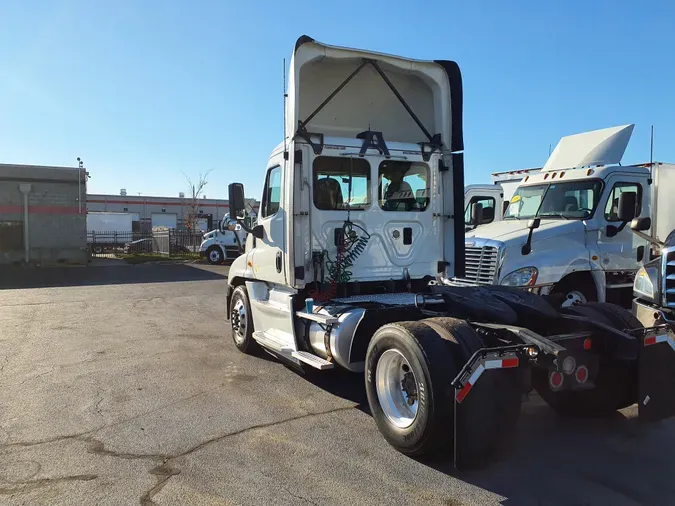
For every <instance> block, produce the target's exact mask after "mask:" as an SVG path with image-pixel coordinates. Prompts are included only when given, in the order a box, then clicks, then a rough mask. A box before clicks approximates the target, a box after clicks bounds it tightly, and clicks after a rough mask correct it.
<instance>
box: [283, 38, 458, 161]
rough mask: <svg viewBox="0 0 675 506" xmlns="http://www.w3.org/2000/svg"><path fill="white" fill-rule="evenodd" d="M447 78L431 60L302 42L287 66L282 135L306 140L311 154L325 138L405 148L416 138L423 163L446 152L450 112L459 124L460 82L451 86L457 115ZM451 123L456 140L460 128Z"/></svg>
mask: <svg viewBox="0 0 675 506" xmlns="http://www.w3.org/2000/svg"><path fill="white" fill-rule="evenodd" d="M452 77H454V76H452ZM451 80H453V79H451V76H449V74H448V71H447V69H445V67H444V66H443V65H442V64H441V63H438V62H428V61H419V60H411V59H406V58H401V57H398V56H390V55H384V54H380V53H374V52H370V51H364V50H358V49H348V48H341V47H335V46H327V45H325V44H321V43H319V42H316V41H315V40H314V39H312V38H310V37H301V38H300V39H299V40H298V43H297V44H296V48H295V52H294V54H293V59H292V60H291V69H290V76H289V87H288V102H287V114H286V117H287V123H286V131H287V132H288V133H289V134H290V135H298V136H300V137H302V138H304V139H305V140H307V141H308V142H309V143H310V144H311V145H312V147H313V149H314V151H315V153H317V154H318V153H320V152H321V150H322V148H323V137H324V136H328V137H358V135H359V134H361V133H362V132H364V131H374V132H382V133H383V135H384V137H386V139H387V141H393V142H408V143H412V142H418V141H419V140H420V137H422V139H423V142H418V144H420V145H421V147H422V151H423V153H424V156H425V158H426V157H428V156H430V155H431V153H432V152H434V151H437V150H448V149H450V148H451V147H450V146H449V144H450V143H451V141H454V138H453V137H452V134H453V133H454V132H453V127H454V124H453V118H452V115H451V112H455V115H456V116H457V118H458V119H461V108H460V106H461V83H458V84H457V85H456V87H457V92H456V93H457V94H458V99H459V100H458V101H457V102H458V104H459V105H458V107H457V109H458V110H457V111H451V96H450V91H451V90H450V84H451ZM458 80H459V79H458V78H457V79H454V80H453V82H454V81H458ZM401 106H402V107H401ZM310 122H311V125H310ZM456 123H458V128H457V130H458V132H457V134H459V136H456V137H457V138H458V139H460V140H461V122H460V121H456ZM309 130H312V131H311V132H310V131H309ZM431 132H434V133H433V134H432V133H431ZM456 144H458V145H459V144H461V143H460V142H456ZM425 148H427V149H425ZM460 149H463V147H462V148H460Z"/></svg>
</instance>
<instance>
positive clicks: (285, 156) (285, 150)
mask: <svg viewBox="0 0 675 506" xmlns="http://www.w3.org/2000/svg"><path fill="white" fill-rule="evenodd" d="M286 98H288V93H286V58H284V160H288V151H287V149H286Z"/></svg>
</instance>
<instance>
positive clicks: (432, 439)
mask: <svg viewBox="0 0 675 506" xmlns="http://www.w3.org/2000/svg"><path fill="white" fill-rule="evenodd" d="M482 346H483V343H482V340H481V339H480V338H479V337H478V335H477V334H476V333H475V331H474V330H473V329H472V328H471V327H470V326H469V325H467V324H466V323H465V322H463V321H461V320H456V319H453V318H431V319H428V320H421V321H419V322H399V323H395V324H388V325H385V326H383V327H381V328H380V329H379V330H378V331H377V332H376V333H375V335H374V336H373V339H372V340H371V342H370V345H369V347H368V352H367V354H366V394H367V397H368V402H369V405H370V409H371V412H372V414H373V418H374V419H375V422H376V423H377V426H378V428H379V430H380V432H381V433H382V434H383V436H384V437H385V439H386V440H387V441H388V442H389V444H391V445H392V446H393V447H394V448H396V449H397V450H398V451H400V452H402V453H404V454H406V455H411V456H435V455H439V454H446V455H448V454H449V453H450V452H451V451H452V443H453V441H454V432H455V431H454V428H455V416H454V406H455V400H454V397H455V389H454V388H453V387H452V386H451V385H450V382H451V381H452V380H453V379H454V378H455V376H457V374H458V373H459V371H460V369H461V367H463V366H464V364H465V363H466V361H467V360H468V358H469V357H470V356H471V355H473V353H475V352H476V351H477V350H478V349H480V348H481V347H482ZM392 348H393V349H396V350H398V351H399V352H400V353H402V354H403V355H404V356H405V358H406V360H407V361H408V363H409V364H410V367H411V369H412V371H413V373H414V374H415V378H416V380H417V384H418V391H423V392H425V393H426V395H425V396H424V397H423V400H424V402H422V398H420V400H419V404H418V408H417V416H416V417H415V419H414V421H413V423H412V424H411V425H410V426H409V427H406V428H405V429H400V428H398V427H397V426H396V425H394V424H393V423H392V422H391V421H390V420H389V418H388V417H387V415H386V414H385V413H384V410H383V409H382V407H381V404H380V399H379V396H378V393H377V386H376V381H377V379H376V372H377V366H378V361H379V359H380V357H382V355H383V354H384V352H386V351H388V350H390V349H392ZM497 378H498V377H497V376H493V375H491V374H485V375H484V376H481V378H480V380H479V381H478V383H476V385H475V386H474V387H473V389H472V390H471V394H469V395H468V396H467V397H466V398H465V399H464V401H463V402H462V404H461V406H460V407H459V409H458V412H457V424H458V425H457V435H458V441H457V455H458V462H459V464H460V465H461V466H462V467H464V468H466V467H474V466H479V465H482V464H483V463H484V462H485V461H486V458H487V457H489V456H490V455H492V453H493V452H494V450H495V448H496V447H497V445H498V443H499V442H500V441H501V440H502V437H501V436H502V435H503V434H504V432H505V431H506V430H511V429H512V425H514V424H515V421H516V420H517V418H518V416H517V414H519V413H520V402H521V397H520V396H521V391H520V390H519V389H518V388H515V389H514V390H511V389H508V388H507V391H510V392H513V391H515V396H513V395H512V396H510V397H509V395H508V394H507V395H506V396H505V397H500V393H504V390H503V389H500V388H499V386H500V384H498V382H497ZM500 383H501V382H500ZM514 401H515V402H514ZM507 404H509V406H508V409H506V408H507ZM514 405H515V410H517V414H516V416H515V418H514V416H513V412H514V407H513V406H514Z"/></svg>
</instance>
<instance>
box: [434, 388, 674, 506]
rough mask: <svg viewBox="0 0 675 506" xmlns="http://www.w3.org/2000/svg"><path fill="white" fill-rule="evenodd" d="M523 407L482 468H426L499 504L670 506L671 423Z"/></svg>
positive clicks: (445, 464) (540, 405) (447, 463)
mask: <svg viewBox="0 0 675 506" xmlns="http://www.w3.org/2000/svg"><path fill="white" fill-rule="evenodd" d="M531 404H532V402H530V403H528V404H526V405H524V406H523V408H524V409H523V413H522V415H521V418H520V422H519V425H518V428H517V431H516V433H515V434H512V435H507V436H506V438H507V439H506V441H504V443H505V444H504V447H503V449H502V451H501V453H500V454H499V455H497V456H496V457H495V459H494V461H492V462H491V463H489V464H488V465H486V466H485V467H483V468H481V469H475V470H469V471H463V472H462V471H458V470H456V469H455V468H454V467H453V464H452V460H451V459H450V458H449V459H447V461H444V462H427V463H426V464H427V465H429V466H430V467H432V468H434V469H436V470H438V471H440V472H443V473H445V474H448V475H450V476H453V477H455V478H457V479H461V480H463V481H465V482H467V483H471V484H472V485H475V486H477V487H480V488H482V489H485V490H489V491H491V492H493V493H496V494H498V495H500V496H503V497H504V498H505V499H504V500H502V501H501V502H500V504H519V505H520V504H532V505H540V504H545V505H572V504H574V505H577V504H578V505H591V504H612V505H614V504H673V495H674V494H675V482H674V481H673V479H672V470H673V458H672V455H673V454H675V438H673V436H672V434H673V424H672V423H670V422H667V421H666V422H661V423H658V424H654V425H648V424H642V423H640V422H639V421H638V420H637V419H636V418H626V417H625V416H624V415H623V414H621V413H619V412H617V413H616V414H615V415H614V416H613V417H611V418H608V419H595V420H589V419H586V420H583V419H568V418H560V417H558V416H557V415H556V414H554V413H553V411H552V410H551V409H550V408H549V407H548V406H546V405H545V404H543V401H540V402H539V403H538V404H537V405H534V406H532V405H531Z"/></svg>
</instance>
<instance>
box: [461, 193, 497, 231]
mask: <svg viewBox="0 0 675 506" xmlns="http://www.w3.org/2000/svg"><path fill="white" fill-rule="evenodd" d="M473 204H481V205H482V206H483V220H482V221H481V222H480V223H479V225H484V224H486V223H492V222H493V221H494V220H495V199H494V198H493V197H480V196H476V197H471V200H470V201H469V204H468V205H467V206H466V210H465V211H464V223H469V222H470V221H471V206H472V205H473Z"/></svg>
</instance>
